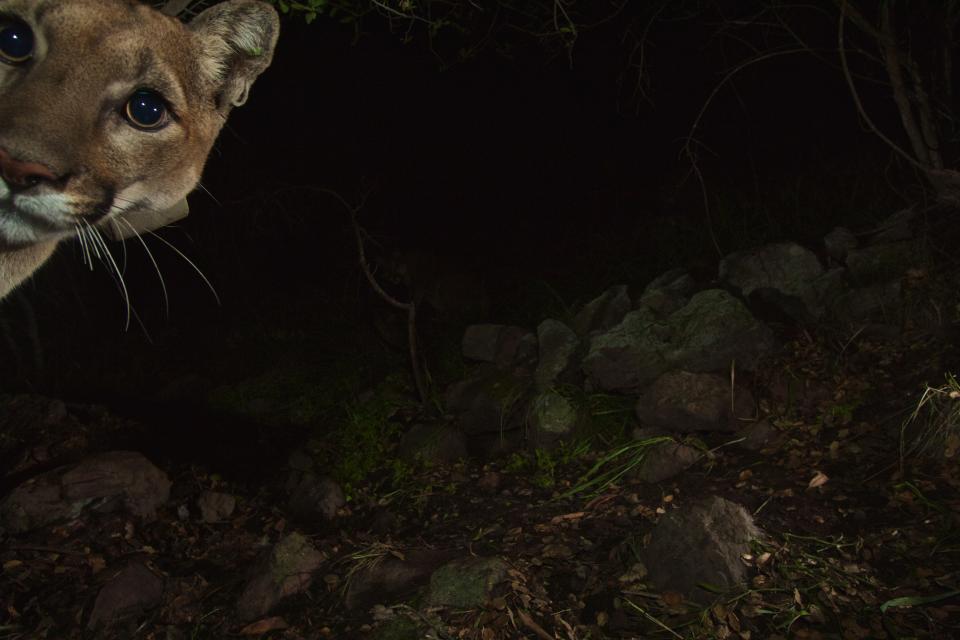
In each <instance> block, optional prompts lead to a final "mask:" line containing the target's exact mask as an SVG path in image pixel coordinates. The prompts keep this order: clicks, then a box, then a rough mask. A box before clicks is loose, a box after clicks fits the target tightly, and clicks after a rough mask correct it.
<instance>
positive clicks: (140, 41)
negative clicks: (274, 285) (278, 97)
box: [0, 0, 279, 298]
mask: <svg viewBox="0 0 960 640" xmlns="http://www.w3.org/2000/svg"><path fill="white" fill-rule="evenodd" d="M278 30H279V25H278V20H277V15H276V12H275V11H274V10H273V8H272V7H270V6H269V5H268V4H265V3H263V2H259V1H256V0H228V1H227V2H223V3H220V4H217V5H214V6H212V7H210V8H209V9H207V10H205V11H203V12H202V13H200V14H199V15H198V16H197V17H196V18H194V19H193V20H192V21H191V22H189V23H188V24H183V23H181V22H180V21H178V20H177V19H175V18H172V17H169V16H165V15H163V14H161V13H160V12H158V11H156V10H154V9H152V8H150V7H149V6H147V5H144V4H141V3H139V2H136V1H134V0H0V298H3V297H4V296H5V295H6V294H7V293H9V291H10V290H11V289H13V288H14V287H15V286H16V285H17V284H19V283H20V282H21V281H22V280H23V279H25V278H27V277H29V276H30V275H31V274H32V273H33V272H34V271H35V270H36V269H37V268H38V267H39V266H40V265H42V264H43V262H44V261H45V260H46V259H47V258H48V257H49V256H50V255H51V254H52V252H53V250H54V249H55V247H56V245H57V243H58V242H59V241H60V240H62V239H64V238H66V237H69V236H72V235H77V234H78V232H79V231H81V230H88V229H90V228H91V227H92V228H99V229H104V230H108V231H110V232H111V234H112V235H113V236H115V237H122V236H124V235H129V234H128V233H127V230H129V231H131V232H132V231H133V230H134V229H143V228H151V227H153V226H158V225H157V224H156V223H152V222H151V220H152V219H153V218H155V217H157V216H160V217H162V216H163V212H165V211H167V210H170V209H171V208H175V207H176V206H177V205H178V203H180V202H181V201H182V200H183V198H184V197H185V196H186V194H187V193H188V192H190V191H191V190H192V189H193V188H194V187H195V186H196V185H197V182H198V180H199V179H200V174H201V171H202V170H203V165H204V163H205V161H206V158H207V154H208V153H209V151H210V148H211V146H212V145H213V142H214V139H215V138H216V137H217V134H218V133H219V131H220V128H221V127H222V126H223V124H224V121H225V119H226V117H227V114H228V113H229V112H230V109H231V108H233V107H235V106H239V105H241V104H243V103H244V101H245V100H246V98H247V94H248V92H249V90H250V86H251V85H252V84H253V81H254V80H255V79H256V78H257V76H258V75H259V74H260V72H262V71H263V70H264V69H266V67H267V66H268V65H269V64H270V60H271V58H272V56H273V50H274V45H275V43H276V40H277V34H278ZM101 242H102V240H101Z"/></svg>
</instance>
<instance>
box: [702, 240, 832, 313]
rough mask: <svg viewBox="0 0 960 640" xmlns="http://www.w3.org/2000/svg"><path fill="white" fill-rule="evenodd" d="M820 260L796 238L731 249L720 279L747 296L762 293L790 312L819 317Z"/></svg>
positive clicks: (723, 264)
mask: <svg viewBox="0 0 960 640" xmlns="http://www.w3.org/2000/svg"><path fill="white" fill-rule="evenodd" d="M822 275H823V267H822V266H821V265H820V260H818V259H817V256H816V255H814V253H813V252H812V251H810V250H809V249H805V248H804V247H801V246H800V245H798V244H796V243H793V242H784V243H779V244H768V245H764V246H762V247H757V248H755V249H748V250H746V251H738V252H736V253H731V254H730V255H728V256H727V257H725V258H724V259H723V260H721V261H720V280H721V281H722V282H725V283H727V284H728V285H730V286H731V287H734V288H735V289H737V290H739V291H740V293H741V294H742V295H743V296H744V297H745V298H748V297H750V296H751V295H754V294H756V295H759V296H760V297H761V298H763V299H765V300H768V301H770V302H773V303H775V304H776V305H777V306H779V307H781V308H782V310H783V311H785V312H787V313H788V314H790V315H791V316H794V317H797V318H799V319H803V317H804V316H809V317H812V318H819V317H820V316H822V315H823V312H824V306H823V302H822V300H821V296H820V288H819V287H818V286H817V283H818V280H819V279H820V277H821V276H822Z"/></svg>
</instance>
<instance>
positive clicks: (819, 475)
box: [807, 471, 830, 489]
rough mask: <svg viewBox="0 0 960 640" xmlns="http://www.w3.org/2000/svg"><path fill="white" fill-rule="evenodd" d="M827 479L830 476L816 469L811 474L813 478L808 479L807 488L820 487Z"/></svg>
mask: <svg viewBox="0 0 960 640" xmlns="http://www.w3.org/2000/svg"><path fill="white" fill-rule="evenodd" d="M828 480H830V478H829V477H827V474H825V473H824V472H822V471H817V472H816V473H814V474H813V478H811V479H810V482H809V484H807V488H808V489H816V488H817V487H822V486H823V485H825V484H827V481H828Z"/></svg>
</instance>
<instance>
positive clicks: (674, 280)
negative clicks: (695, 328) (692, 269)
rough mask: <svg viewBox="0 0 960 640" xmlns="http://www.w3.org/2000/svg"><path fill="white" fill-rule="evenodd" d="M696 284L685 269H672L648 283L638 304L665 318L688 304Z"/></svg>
mask: <svg viewBox="0 0 960 640" xmlns="http://www.w3.org/2000/svg"><path fill="white" fill-rule="evenodd" d="M695 284H696V283H695V282H694V280H693V278H692V277H691V276H690V274H689V273H687V272H686V271H685V270H684V269H671V270H670V271H667V272H666V273H663V274H661V275H659V276H657V277H656V278H654V279H653V280H652V281H651V282H650V284H648V285H647V287H646V289H644V290H643V293H642V294H641V295H640V301H639V303H638V306H642V307H646V308H648V309H650V310H651V311H653V313H654V315H656V316H657V317H658V318H663V317H665V316H668V315H670V314H671V313H673V312H674V311H676V310H677V309H679V308H681V307H682V306H683V305H685V304H687V301H688V299H689V296H690V294H691V293H692V292H693V289H694V286H695Z"/></svg>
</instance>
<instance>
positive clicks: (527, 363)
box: [463, 324, 537, 369]
mask: <svg viewBox="0 0 960 640" xmlns="http://www.w3.org/2000/svg"><path fill="white" fill-rule="evenodd" d="M463 357H464V358H467V359H468V360H478V361H480V362H492V363H493V364H495V365H497V366H498V367H500V368H501V369H509V368H512V367H531V366H532V365H533V363H534V362H536V357H537V338H536V337H535V336H534V335H533V334H532V333H531V332H530V331H527V330H526V329H524V328H523V327H514V326H510V325H504V324H474V325H470V326H469V327H467V328H466V330H465V331H464V333H463Z"/></svg>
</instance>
